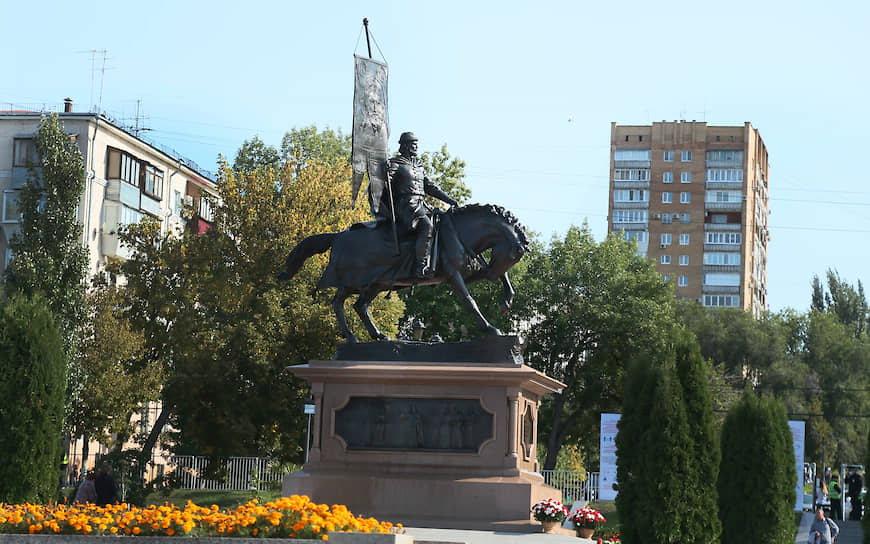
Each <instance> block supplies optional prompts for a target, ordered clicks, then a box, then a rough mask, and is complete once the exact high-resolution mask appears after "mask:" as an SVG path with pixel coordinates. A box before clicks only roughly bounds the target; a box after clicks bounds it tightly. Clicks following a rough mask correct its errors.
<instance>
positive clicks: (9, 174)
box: [0, 100, 215, 276]
mask: <svg viewBox="0 0 870 544" xmlns="http://www.w3.org/2000/svg"><path fill="white" fill-rule="evenodd" d="M58 109H60V108H58ZM72 110H73V108H72V102H71V101H69V100H67V102H66V103H65V104H64V105H63V108H62V111H60V112H59V113H58V117H59V121H60V123H61V125H62V127H63V128H64V130H65V131H66V132H67V133H68V134H69V135H70V138H71V139H73V140H74V141H75V142H76V143H77V145H78V147H79V150H80V151H81V153H82V157H83V158H84V165H85V190H84V192H83V193H82V196H81V200H80V202H79V207H78V219H79V221H80V222H81V224H82V225H83V227H84V230H83V232H82V245H83V246H84V247H85V248H87V250H88V255H89V265H88V275H89V276H93V275H94V274H96V273H98V272H100V271H101V270H102V269H103V267H104V266H105V263H106V261H107V260H108V258H110V257H119V258H122V259H123V258H127V257H129V255H130V253H129V251H130V249H129V248H126V247H124V246H123V244H121V242H120V240H119V239H118V229H119V227H121V226H123V225H127V224H130V223H135V222H137V221H139V220H140V219H141V218H142V217H144V216H150V217H154V218H157V219H159V220H160V222H161V228H162V229H163V231H164V232H178V231H179V230H180V229H191V230H193V231H194V232H202V231H204V230H205V229H208V228H209V227H210V223H211V220H212V209H211V205H210V203H209V200H208V199H205V198H202V195H203V194H206V193H209V194H214V193H215V185H214V181H213V180H212V176H211V174H209V173H208V172H207V171H205V170H203V169H202V168H199V167H198V166H197V165H196V164H195V163H193V162H192V161H189V160H186V159H184V158H182V157H181V156H179V155H178V154H176V153H174V152H171V151H167V150H163V149H161V148H159V147H157V146H156V144H152V143H149V142H147V141H145V140H143V139H142V138H139V137H137V136H135V135H134V134H132V133H131V132H130V131H128V130H125V129H124V128H122V127H121V126H119V125H118V124H116V123H115V122H113V121H112V120H110V119H109V118H108V117H106V116H104V115H100V114H95V113H77V112H74V111H72ZM41 116H42V112H40V111H30V110H27V109H17V110H16V109H11V108H9V109H6V110H5V111H4V110H0V193H2V209H0V231H2V235H0V275H2V274H3V272H4V271H5V270H6V265H7V263H8V262H9V259H11V258H12V253H11V250H10V249H9V241H10V240H11V238H12V236H13V235H14V234H15V233H16V232H18V228H19V227H18V220H19V213H18V206H17V202H18V194H19V191H20V190H21V188H22V187H23V186H24V184H25V182H26V181H27V178H28V176H29V168H28V165H29V164H31V163H33V162H34V160H35V159H36V147H35V145H34V137H35V135H36V131H37V128H38V126H39V122H40V119H41ZM185 203H187V204H192V205H193V206H194V209H195V210H196V211H195V213H194V216H193V217H188V218H185V217H183V213H182V212H183V208H184V204H185Z"/></svg>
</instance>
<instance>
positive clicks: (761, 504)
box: [718, 390, 797, 544]
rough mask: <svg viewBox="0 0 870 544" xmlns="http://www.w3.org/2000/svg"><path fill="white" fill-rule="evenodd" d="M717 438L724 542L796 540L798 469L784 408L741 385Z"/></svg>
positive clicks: (775, 543)
mask: <svg viewBox="0 0 870 544" xmlns="http://www.w3.org/2000/svg"><path fill="white" fill-rule="evenodd" d="M721 444H722V449H721V451H722V462H721V463H720V465H719V475H720V478H719V486H718V487H719V516H720V519H721V520H722V544H742V543H743V542H766V543H770V544H791V543H792V542H794V538H795V527H794V516H793V509H794V500H795V498H794V484H795V481H796V480H797V474H796V473H795V466H794V465H795V460H794V448H793V446H792V437H791V431H790V430H789V427H788V418H787V417H786V413H785V408H784V407H783V406H782V404H781V403H780V402H778V401H777V400H775V399H773V398H772V397H759V396H757V395H755V393H753V392H752V391H751V390H747V391H745V392H744V394H743V397H742V398H741V400H740V402H738V403H737V404H736V405H735V406H733V407H732V408H731V410H729V411H728V415H727V416H726V418H725V423H724V424H723V426H722V438H721Z"/></svg>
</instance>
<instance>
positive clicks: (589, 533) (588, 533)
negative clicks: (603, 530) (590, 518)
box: [577, 527, 595, 538]
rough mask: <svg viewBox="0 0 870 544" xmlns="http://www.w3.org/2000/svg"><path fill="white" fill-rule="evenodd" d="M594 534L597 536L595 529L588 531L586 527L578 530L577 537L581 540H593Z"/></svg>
mask: <svg viewBox="0 0 870 544" xmlns="http://www.w3.org/2000/svg"><path fill="white" fill-rule="evenodd" d="M593 534H595V529H587V528H585V527H579V528H578V529H577V536H579V537H580V538H592V535H593Z"/></svg>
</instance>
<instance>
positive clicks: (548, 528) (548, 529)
mask: <svg viewBox="0 0 870 544" xmlns="http://www.w3.org/2000/svg"><path fill="white" fill-rule="evenodd" d="M541 525H542V526H543V528H544V532H545V533H553V532H554V531H555V530H556V527H559V526H560V525H562V522H561V521H542V522H541Z"/></svg>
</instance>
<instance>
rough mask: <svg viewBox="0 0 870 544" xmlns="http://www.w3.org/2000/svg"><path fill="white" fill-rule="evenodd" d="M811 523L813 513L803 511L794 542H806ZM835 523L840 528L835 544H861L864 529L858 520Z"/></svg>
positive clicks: (802, 543)
mask: <svg viewBox="0 0 870 544" xmlns="http://www.w3.org/2000/svg"><path fill="white" fill-rule="evenodd" d="M812 523H813V513H812V512H804V515H803V517H802V518H801V525H800V528H798V532H797V536H796V537H795V539H794V541H795V544H807V539H808V537H809V535H810V525H812ZM836 524H837V527H839V528H840V536H838V537H837V540H836V543H835V544H861V540H862V539H863V538H864V531H863V530H862V529H861V522H860V521H837V522H836Z"/></svg>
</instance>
